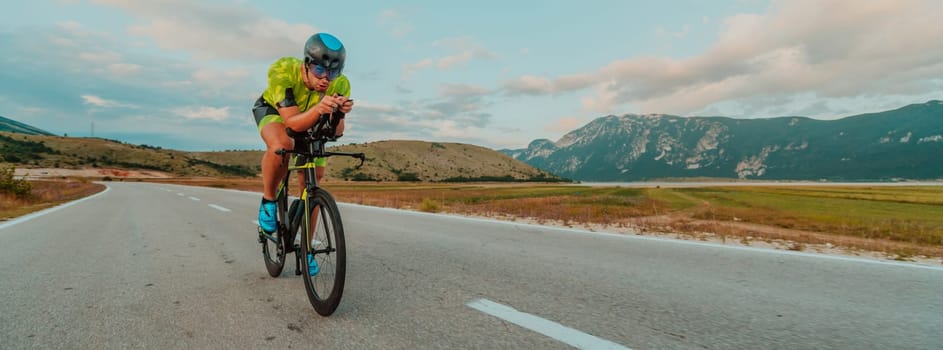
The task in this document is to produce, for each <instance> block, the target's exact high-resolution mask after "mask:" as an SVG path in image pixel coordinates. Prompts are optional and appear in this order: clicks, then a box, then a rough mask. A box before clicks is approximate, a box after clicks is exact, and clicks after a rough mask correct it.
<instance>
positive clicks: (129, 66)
mask: <svg viewBox="0 0 943 350" xmlns="http://www.w3.org/2000/svg"><path fill="white" fill-rule="evenodd" d="M140 70H141V66H140V65H137V64H133V63H113V64H110V65H108V71H109V72H110V73H111V74H116V75H129V74H134V73H137V72H139V71H140Z"/></svg>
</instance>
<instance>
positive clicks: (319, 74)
mask: <svg viewBox="0 0 943 350" xmlns="http://www.w3.org/2000/svg"><path fill="white" fill-rule="evenodd" d="M308 70H309V71H311V73H312V74H314V76H315V77H316V78H318V79H323V78H327V80H334V79H336V78H337V77H338V76H339V75H341V71H340V69H327V68H324V66H322V65H319V64H312V65H308Z"/></svg>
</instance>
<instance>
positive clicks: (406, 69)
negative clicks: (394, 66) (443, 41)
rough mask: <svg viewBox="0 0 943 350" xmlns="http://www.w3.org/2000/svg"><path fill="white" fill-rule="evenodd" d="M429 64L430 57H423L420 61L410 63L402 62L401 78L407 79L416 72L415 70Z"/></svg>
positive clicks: (430, 63)
mask: <svg viewBox="0 0 943 350" xmlns="http://www.w3.org/2000/svg"><path fill="white" fill-rule="evenodd" d="M429 66H432V59H430V58H426V59H423V60H422V61H419V62H416V63H412V64H409V63H407V64H404V65H403V78H402V79H403V80H409V78H410V77H412V75H413V74H414V73H416V71H418V70H420V69H423V68H426V67H429Z"/></svg>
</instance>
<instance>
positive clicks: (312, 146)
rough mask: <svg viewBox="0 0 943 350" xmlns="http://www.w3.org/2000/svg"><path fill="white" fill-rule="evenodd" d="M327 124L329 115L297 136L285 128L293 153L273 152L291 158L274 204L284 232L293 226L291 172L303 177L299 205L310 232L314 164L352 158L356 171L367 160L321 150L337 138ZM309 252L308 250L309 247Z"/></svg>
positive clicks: (270, 236)
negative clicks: (290, 189) (355, 161)
mask: <svg viewBox="0 0 943 350" xmlns="http://www.w3.org/2000/svg"><path fill="white" fill-rule="evenodd" d="M330 120H331V115H330V114H322V115H321V116H320V117H319V118H318V121H317V122H316V123H315V125H314V126H313V127H312V128H310V129H308V130H306V131H304V132H296V131H294V130H291V129H290V128H286V129H285V131H286V132H287V133H288V136H289V137H291V138H292V139H294V141H295V149H294V150H286V149H279V150H277V151H275V154H277V155H280V156H282V157H285V156H289V155H293V157H290V159H288V171H287V172H286V173H285V176H284V177H283V178H282V181H281V182H280V183H279V186H278V192H277V194H276V197H275V198H276V201H277V202H278V208H279V210H278V220H279V223H281V224H282V225H284V232H289V231H290V229H291V228H292V226H293V225H292V224H293V222H291V219H293V218H290V217H289V215H290V214H292V213H289V212H288V211H289V206H288V186H289V184H288V182H289V179H290V178H291V173H292V172H296V171H301V172H303V173H304V188H303V189H302V191H301V196H300V197H301V201H302V203H304V210H305V214H304V224H305V225H308V226H307V227H309V228H310V227H311V226H310V225H311V222H310V216H311V209H313V208H310V207H309V204H310V203H309V201H308V196H309V193H314V191H316V190H317V189H318V188H320V187H319V185H318V179H317V172H316V166H315V164H314V160H315V159H317V158H326V157H332V156H345V157H352V158H356V159H360V165H358V167H360V166H362V165H363V163H364V161H365V160H366V156H365V155H364V154H363V153H345V152H328V151H326V150H325V149H324V145H325V144H326V143H327V142H330V141H336V140H337V137H338V136H335V135H334V133H335V128H334V127H332V126H331V125H330ZM299 146H300V147H299ZM299 148H301V150H299ZM299 160H300V161H299ZM299 163H300V164H299ZM280 229H281V228H280ZM289 233H290V232H289ZM261 234H262V236H263V237H265V238H266V239H268V240H270V241H272V242H275V243H277V241H276V238H275V237H273V236H272V235H269V234H267V233H265V232H262V233H261ZM291 238H294V237H291ZM290 241H291V240H290V239H287V237H286V239H285V244H286V245H287V244H289V243H290ZM306 244H308V245H310V244H311V242H307V243H306ZM331 244H332V242H328V246H329V247H330V246H331ZM308 248H310V246H309V247H308ZM285 249H286V250H288V251H291V250H292V249H291V248H290V246H286V248H285Z"/></svg>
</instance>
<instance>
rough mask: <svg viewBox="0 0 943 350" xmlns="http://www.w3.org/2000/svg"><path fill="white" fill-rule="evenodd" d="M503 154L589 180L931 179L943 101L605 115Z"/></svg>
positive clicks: (942, 134) (935, 174)
mask: <svg viewBox="0 0 943 350" xmlns="http://www.w3.org/2000/svg"><path fill="white" fill-rule="evenodd" d="M501 151H502V152H504V153H505V154H508V155H509V156H511V157H513V158H515V159H518V160H522V161H524V162H526V163H528V164H531V165H533V166H535V167H537V168H540V169H543V170H546V171H548V172H551V173H554V174H557V175H559V176H563V177H567V178H573V179H577V180H586V181H640V180H650V179H656V178H657V179H664V178H691V177H715V178H739V179H767V180H891V179H896V178H906V179H937V178H943V165H941V164H943V162H940V161H939V157H940V155H941V154H943V102H941V101H939V100H931V101H929V102H926V103H922V104H912V105H907V106H904V107H901V108H898V109H894V110H890V111H884V112H876V113H866V114H859V115H854V116H849V117H845V118H841V119H836V120H818V119H812V118H808V117H801V116H788V117H774V118H758V119H734V118H729V117H700V116H694V117H681V116H674V115H668V114H645V115H639V114H626V115H622V116H615V115H608V116H603V117H599V118H597V119H595V120H593V121H591V122H589V123H587V124H586V125H583V126H581V127H579V128H577V129H575V130H573V131H571V132H569V133H567V134H565V135H564V136H562V137H561V138H560V139H559V140H557V141H556V142H553V141H550V140H547V139H536V140H534V141H532V142H530V143H529V144H528V147H527V148H524V149H504V150H501Z"/></svg>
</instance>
